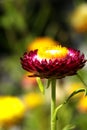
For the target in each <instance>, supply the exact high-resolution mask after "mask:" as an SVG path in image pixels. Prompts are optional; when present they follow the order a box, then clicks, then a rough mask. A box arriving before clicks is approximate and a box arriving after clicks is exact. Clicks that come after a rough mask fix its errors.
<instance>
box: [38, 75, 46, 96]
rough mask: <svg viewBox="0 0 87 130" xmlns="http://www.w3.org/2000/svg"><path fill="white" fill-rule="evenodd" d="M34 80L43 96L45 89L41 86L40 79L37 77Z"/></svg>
mask: <svg viewBox="0 0 87 130" xmlns="http://www.w3.org/2000/svg"><path fill="white" fill-rule="evenodd" d="M36 80H37V83H38V86H39V89H40V91H41V92H42V93H43V94H44V93H45V88H44V86H43V84H42V81H41V79H40V78H39V77H37V78H36Z"/></svg>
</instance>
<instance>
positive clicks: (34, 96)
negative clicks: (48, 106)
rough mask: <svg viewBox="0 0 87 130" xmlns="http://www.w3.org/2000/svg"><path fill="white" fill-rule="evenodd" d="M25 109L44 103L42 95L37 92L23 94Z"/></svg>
mask: <svg viewBox="0 0 87 130" xmlns="http://www.w3.org/2000/svg"><path fill="white" fill-rule="evenodd" d="M23 101H24V103H25V105H26V107H27V109H33V108H36V107H38V106H40V105H43V104H44V97H43V96H42V95H41V94H39V93H33V92H32V93H28V94H26V95H25V96H23Z"/></svg>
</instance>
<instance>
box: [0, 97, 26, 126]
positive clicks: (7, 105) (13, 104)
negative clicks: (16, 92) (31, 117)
mask: <svg viewBox="0 0 87 130" xmlns="http://www.w3.org/2000/svg"><path fill="white" fill-rule="evenodd" d="M24 112H25V106H24V104H23V103H22V101H21V100H20V99H19V98H17V97H13V96H0V125H12V124H14V123H17V122H19V120H20V119H21V118H22V117H23V115H24Z"/></svg>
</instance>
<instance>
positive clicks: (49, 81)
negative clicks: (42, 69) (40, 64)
mask: <svg viewBox="0 0 87 130" xmlns="http://www.w3.org/2000/svg"><path fill="white" fill-rule="evenodd" d="M51 81H52V80H51V79H48V81H47V87H46V88H48V87H49V86H50V83H51Z"/></svg>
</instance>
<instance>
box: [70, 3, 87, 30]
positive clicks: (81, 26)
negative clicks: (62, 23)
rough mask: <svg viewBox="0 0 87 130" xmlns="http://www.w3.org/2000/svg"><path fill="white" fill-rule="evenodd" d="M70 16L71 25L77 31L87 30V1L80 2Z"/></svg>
mask: <svg viewBox="0 0 87 130" xmlns="http://www.w3.org/2000/svg"><path fill="white" fill-rule="evenodd" d="M70 18H71V19H70V22H71V26H72V27H73V28H74V29H75V30H76V31H77V32H87V3H83V4H80V5H79V6H78V7H77V8H76V9H75V10H74V11H73V13H72V14H71V17H70Z"/></svg>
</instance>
